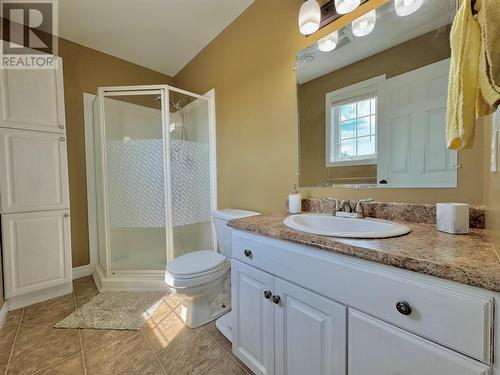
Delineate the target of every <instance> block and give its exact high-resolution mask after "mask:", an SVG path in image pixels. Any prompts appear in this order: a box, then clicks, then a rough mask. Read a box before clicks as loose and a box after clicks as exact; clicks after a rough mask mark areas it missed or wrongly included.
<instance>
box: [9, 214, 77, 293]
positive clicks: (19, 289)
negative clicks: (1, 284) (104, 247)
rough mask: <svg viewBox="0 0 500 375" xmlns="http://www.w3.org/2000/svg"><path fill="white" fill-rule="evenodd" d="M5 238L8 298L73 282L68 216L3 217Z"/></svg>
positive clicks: (11, 215)
mask: <svg viewBox="0 0 500 375" xmlns="http://www.w3.org/2000/svg"><path fill="white" fill-rule="evenodd" d="M2 236H3V255H4V261H5V267H4V270H5V295H6V297H13V296H18V295H22V294H26V293H29V292H34V291H37V290H41V289H45V288H49V287H52V286H56V285H59V284H63V283H65V282H69V281H71V249H70V247H71V242H70V223H69V214H68V213H67V212H65V211H48V212H35V213H22V214H7V215H2Z"/></svg>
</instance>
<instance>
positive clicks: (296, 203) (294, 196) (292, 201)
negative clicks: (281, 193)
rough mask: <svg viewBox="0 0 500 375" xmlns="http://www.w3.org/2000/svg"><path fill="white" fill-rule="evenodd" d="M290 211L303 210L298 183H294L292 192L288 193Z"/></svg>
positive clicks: (297, 211) (294, 212)
mask: <svg viewBox="0 0 500 375" xmlns="http://www.w3.org/2000/svg"><path fill="white" fill-rule="evenodd" d="M288 211H289V212H290V213H291V214H300V212H301V211H302V197H301V195H300V193H299V191H298V190H297V185H296V184H295V185H293V189H292V193H291V194H290V195H288Z"/></svg>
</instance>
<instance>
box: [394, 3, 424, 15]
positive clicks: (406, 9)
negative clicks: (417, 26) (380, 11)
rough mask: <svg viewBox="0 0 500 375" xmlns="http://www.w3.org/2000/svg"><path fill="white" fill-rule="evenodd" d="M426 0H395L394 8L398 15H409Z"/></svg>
mask: <svg viewBox="0 0 500 375" xmlns="http://www.w3.org/2000/svg"><path fill="white" fill-rule="evenodd" d="M423 3H424V0H394V8H395V10H396V14H397V15H398V16H408V15H410V14H412V13H413V12H416V11H417V10H418V8H420V7H421V6H422V4H423Z"/></svg>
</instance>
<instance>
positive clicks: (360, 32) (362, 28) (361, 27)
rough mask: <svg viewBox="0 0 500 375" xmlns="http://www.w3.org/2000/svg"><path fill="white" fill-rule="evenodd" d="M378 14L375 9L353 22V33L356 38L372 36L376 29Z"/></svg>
mask: <svg viewBox="0 0 500 375" xmlns="http://www.w3.org/2000/svg"><path fill="white" fill-rule="evenodd" d="M376 20H377V13H376V11H375V9H373V10H371V11H369V12H368V13H366V14H363V15H362V16H361V17H359V18H356V19H355V20H354V21H352V33H353V34H354V36H365V35H368V34H370V33H371V32H372V31H373V29H374V28H375V21H376Z"/></svg>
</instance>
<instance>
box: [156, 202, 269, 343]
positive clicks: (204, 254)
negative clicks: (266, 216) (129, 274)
mask: <svg viewBox="0 0 500 375" xmlns="http://www.w3.org/2000/svg"><path fill="white" fill-rule="evenodd" d="M256 215H259V213H257V212H253V211H245V210H238V209H233V208H228V209H223V210H217V211H214V212H213V213H212V217H213V220H214V223H215V231H216V234H217V240H218V243H219V249H220V253H218V252H217V251H216V250H213V249H210V250H199V251H193V252H191V253H188V254H185V255H181V256H179V257H177V258H175V259H173V260H172V261H171V262H169V263H168V265H167V268H166V272H165V283H166V284H167V286H168V288H169V290H170V291H171V292H172V293H174V294H176V295H178V296H179V297H181V299H182V303H181V312H180V315H181V318H182V320H183V321H184V323H186V324H187V325H188V326H189V327H191V328H195V327H199V326H202V325H204V324H207V323H208V322H210V321H212V320H214V319H217V318H219V317H221V316H222V315H224V314H226V313H227V312H229V311H230V310H231V269H230V268H231V263H230V261H231V257H232V238H231V231H232V229H231V227H228V226H227V222H228V221H229V220H232V219H240V218H244V217H249V216H256ZM217 326H218V328H219V330H221V332H222V333H223V334H224V335H225V336H226V337H228V336H230V318H229V317H227V316H226V317H225V319H221V322H220V323H219V322H218V324H217ZM228 339H231V338H230V337H228Z"/></svg>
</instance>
